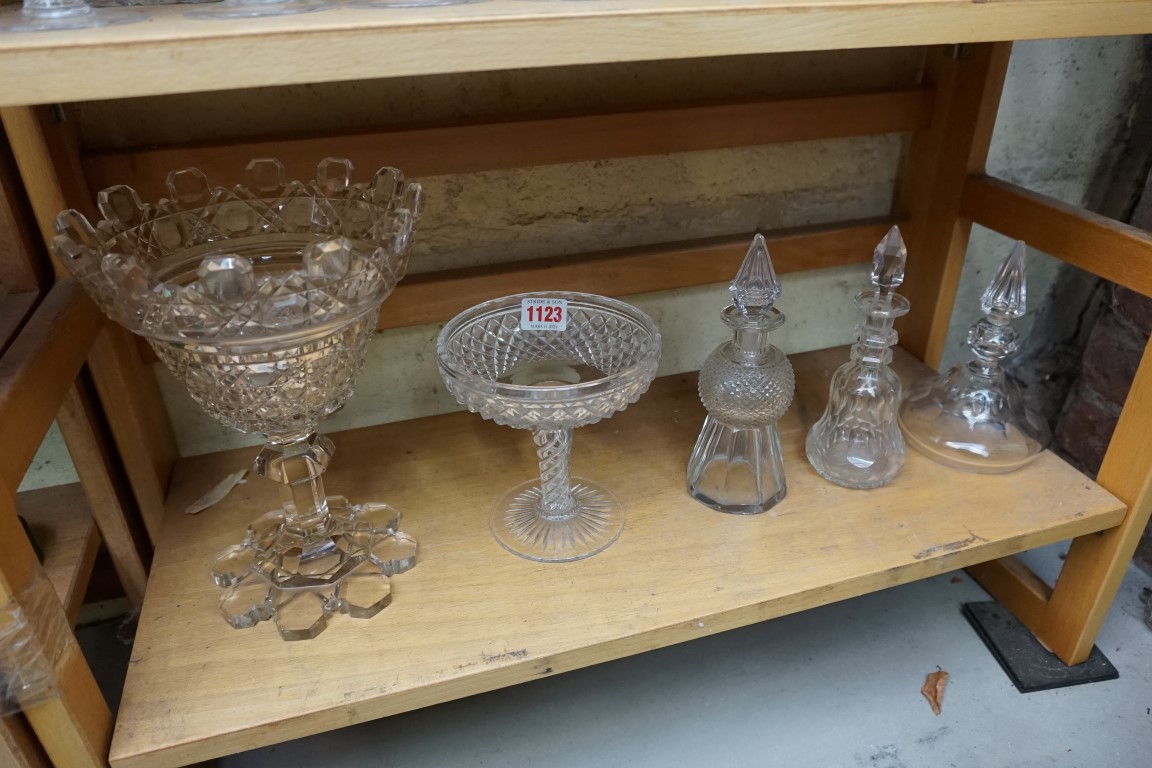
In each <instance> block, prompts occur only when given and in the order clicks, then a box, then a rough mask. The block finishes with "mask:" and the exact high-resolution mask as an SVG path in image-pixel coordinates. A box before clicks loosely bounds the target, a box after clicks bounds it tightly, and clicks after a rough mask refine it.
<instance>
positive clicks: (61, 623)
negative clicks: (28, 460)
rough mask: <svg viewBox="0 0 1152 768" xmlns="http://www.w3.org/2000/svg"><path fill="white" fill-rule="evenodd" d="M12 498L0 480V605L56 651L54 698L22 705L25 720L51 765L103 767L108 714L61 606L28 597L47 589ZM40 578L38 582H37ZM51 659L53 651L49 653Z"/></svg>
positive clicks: (109, 721) (38, 640) (51, 600)
mask: <svg viewBox="0 0 1152 768" xmlns="http://www.w3.org/2000/svg"><path fill="white" fill-rule="evenodd" d="M13 498H14V494H13V492H12V491H11V490H10V489H9V486H8V485H7V484H6V483H5V482H4V480H3V478H0V601H3V602H7V601H8V600H15V601H17V602H18V603H19V604H20V605H21V607H22V608H23V609H24V613H25V620H26V621H27V622H28V627H29V631H30V636H31V638H32V642H33V643H34V644H35V645H36V646H37V647H39V648H42V649H58V651H59V655H58V656H57V657H56V662H55V664H54V665H53V672H54V677H55V688H56V690H57V691H58V692H59V696H57V697H54V698H50V699H48V700H47V701H45V702H43V703H39V704H30V705H26V706H25V707H24V716H25V717H26V718H27V720H28V723H29V724H30V725H31V727H32V730H33V731H35V733H36V737H37V739H38V740H39V742H40V744H41V745H42V746H43V748H44V751H45V752H47V754H48V757H49V759H50V760H51V762H52V763H53V764H54V765H56V766H63V767H65V768H74V767H75V768H97V767H98V766H104V765H106V764H107V755H108V744H109V740H110V738H111V734H112V713H111V712H110V711H109V709H108V705H107V704H106V703H105V701H104V698H103V696H102V694H101V693H100V689H99V688H98V687H97V685H96V680H95V678H93V677H92V672H91V670H89V669H88V666H87V664H86V663H85V662H84V656H83V655H82V654H81V652H80V648H79V646H78V645H77V644H76V638H75V637H73V635H72V633H71V631H70V626H69V623H68V620H67V618H66V617H65V616H64V612H63V609H62V607H61V606H60V604H59V603H58V602H56V601H55V599H54V595H48V596H47V597H46V598H44V599H41V598H43V596H38V597H31V596H30V591H31V590H34V589H51V586H50V585H48V583H47V581H46V580H44V576H43V574H42V573H41V571H40V565H39V563H38V562H37V560H36V555H35V554H34V552H33V551H32V546H31V545H30V544H29V543H28V539H27V538H26V537H25V536H24V531H23V528H21V526H20V523H19V521H18V520H17V516H16V508H15V504H14V501H13ZM41 580H44V581H43V583H42V584H41V583H40V581H41ZM49 653H50V655H52V656H55V655H56V654H55V651H50V652H49Z"/></svg>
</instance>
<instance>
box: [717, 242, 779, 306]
mask: <svg viewBox="0 0 1152 768" xmlns="http://www.w3.org/2000/svg"><path fill="white" fill-rule="evenodd" d="M728 292H729V293H731V294H732V302H733V303H734V304H735V305H736V307H737V309H739V310H740V314H742V315H747V314H749V313H753V314H755V313H756V312H758V311H760V310H763V309H766V308H768V307H771V306H772V303H773V302H775V301H776V299H777V297H779V296H780V283H779V281H777V280H776V270H774V269H773V268H772V257H771V256H769V255H768V244H767V243H766V242H764V236H763V235H760V234H758V235H756V237H755V239H754V240H753V241H752V247H751V248H749V249H748V255H747V256H745V257H744V263H743V264H741V265H740V271H739V272H737V273H736V277H735V278H734V279H733V280H732V283H731V285H729V286H728Z"/></svg>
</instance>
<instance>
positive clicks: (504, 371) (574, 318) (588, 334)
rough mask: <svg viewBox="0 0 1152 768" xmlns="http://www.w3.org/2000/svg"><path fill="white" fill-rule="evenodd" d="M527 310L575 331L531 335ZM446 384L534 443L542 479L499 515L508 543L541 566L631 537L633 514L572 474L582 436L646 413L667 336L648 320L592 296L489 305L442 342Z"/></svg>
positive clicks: (511, 495)
mask: <svg viewBox="0 0 1152 768" xmlns="http://www.w3.org/2000/svg"><path fill="white" fill-rule="evenodd" d="M525 299H532V300H537V299H542V300H544V301H545V303H549V302H551V303H552V304H550V305H552V306H560V305H559V304H557V303H556V302H557V300H562V301H565V302H567V305H566V307H563V310H564V312H565V314H564V317H566V323H565V324H564V325H565V327H564V328H563V329H562V330H560V329H557V330H529V329H528V328H526V327H525V326H526V325H529V324H530V323H529V322H527V321H526V322H524V323H522V322H521V321H522V307H523V306H524V300H525ZM436 354H437V357H438V359H439V362H440V374H441V375H442V376H443V378H444V382H445V384H446V385H447V387H448V390H449V391H450V392H451V393H452V394H453V396H455V398H456V399H457V400H458V401H459V402H460V403H461V404H462V405H465V406H467V407H468V410H470V411H473V412H475V413H479V414H480V415H481V416H483V417H484V418H486V419H491V420H492V421H495V422H496V423H497V424H504V425H507V426H510V427H516V428H519V429H527V430H531V432H532V440H533V442H535V444H536V454H537V458H538V459H539V464H540V477H539V479H537V480H531V481H528V482H526V483H522V484H521V485H518V486H516V487H515V488H513V489H512V490H511V491H509V492H508V493H507V494H506V495H505V496H504V498H503V499H501V500H500V502H499V503H498V504H497V505H496V506H495V508H494V509H493V510H492V513H491V517H490V519H489V522H490V525H491V528H492V533H493V535H494V536H495V537H496V540H497V541H498V542H499V543H500V545H501V546H503V547H504V548H505V549H507V550H508V551H509V552H512V553H513V554H516V555H519V556H521V557H525V558H528V559H530V560H539V561H544V562H559V561H568V560H580V559H582V558H585V557H591V556H592V555H595V554H596V553H598V552H600V551H602V550H604V549H605V548H606V547H607V546H608V545H610V544H611V543H612V542H613V541H615V540H616V539H617V537H618V536H619V535H620V532H621V530H622V529H623V527H624V509H623V507H622V506H621V504H620V502H619V501H618V500H617V499H616V498H615V496H614V495H613V494H612V493H611V492H610V491H609V490H607V489H605V488H603V487H602V486H600V485H599V484H597V483H596V482H594V481H592V480H585V479H583V478H573V477H571V475H570V472H569V457H570V454H571V447H572V430H574V429H576V428H577V427H582V426H586V425H589V424H595V423H596V422H598V421H600V420H601V419H605V418H608V417H610V416H611V415H612V414H614V413H615V412H616V411H619V410H622V409H624V408H626V407H627V406H628V405H629V404H631V403H634V402H636V400H637V399H638V398H639V397H640V395H642V394H644V392H645V391H647V389H648V385H649V384H650V383H651V381H652V378H653V377H654V376H655V375H656V368H657V366H658V364H659V362H660V332H659V331H658V330H657V328H656V325H655V323H653V322H652V319H651V318H650V317H648V316H647V315H646V314H644V313H643V312H641V311H640V310H638V309H636V308H635V307H633V306H630V305H628V304H625V303H624V302H621V301H616V300H615V299H609V298H605V297H603V296H594V295H591V294H584V293H562V292H557V293H535V294H522V295H518V296H509V297H506V298H501V299H494V300H493V301H489V302H486V303H484V304H480V305H477V306H475V307H473V308H472V309H469V310H467V311H465V312H462V313H461V314H459V315H457V316H456V317H455V318H453V319H452V320H451V321H449V322H448V324H447V325H445V326H444V329H443V330H442V331H441V332H440V336H439V338H438V339H437V341H436Z"/></svg>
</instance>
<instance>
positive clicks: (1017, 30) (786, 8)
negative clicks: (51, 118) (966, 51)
mask: <svg viewBox="0 0 1152 768" xmlns="http://www.w3.org/2000/svg"><path fill="white" fill-rule="evenodd" d="M184 10H185V9H183V8H180V7H176V6H167V7H150V8H148V9H147V13H148V16H149V20H148V21H147V22H145V23H143V24H128V25H121V26H112V27H105V28H102V29H95V30H77V31H68V32H42V33H37V34H35V35H4V36H3V37H2V38H0V82H3V84H4V87H3V88H2V89H0V103H3V104H6V105H14V104H44V103H51V102H66V101H80V100H85V99H108V98H118V97H125V96H143V95H150V94H162V93H187V92H192V91H213V90H224V89H229V88H244V87H252V86H265V85H284V84H289V83H321V82H331V81H337V80H356V79H366V78H375V77H388V76H396V75H418V74H436V73H444V72H460V71H482V70H496V69H512V68H518V67H543V66H562V65H570V64H592V63H602V62H614V61H644V60H654V59H667V58H693V57H701V56H728V55H736V54H749V53H764V52H775V51H809V50H812V51H814V50H835V49H840V48H871V47H876V46H878V45H882V46H901V45H931V44H952V43H958V42H986V41H993V40H1032V39H1038V38H1056V37H1075V36H1094V35H1131V34H1142V33H1147V32H1152V2H1148V1H1147V0H1012V2H994V3H974V2H971V0H875V1H874V2H867V3H861V2H857V0H592V1H591V2H584V3H579V4H576V5H573V4H569V3H553V2H542V1H537V2H530V1H529V2H526V1H525V0H494V2H491V3H482V4H475V5H457V6H448V7H436V8H397V9H392V10H381V9H356V8H350V7H344V8H341V9H340V10H339V12H338V13H316V14H301V15H298V16H281V17H268V18H263V19H243V20H239V21H236V22H234V23H227V24H219V23H215V22H214V21H212V20H195V19H187V18H185V17H184V15H183V14H184Z"/></svg>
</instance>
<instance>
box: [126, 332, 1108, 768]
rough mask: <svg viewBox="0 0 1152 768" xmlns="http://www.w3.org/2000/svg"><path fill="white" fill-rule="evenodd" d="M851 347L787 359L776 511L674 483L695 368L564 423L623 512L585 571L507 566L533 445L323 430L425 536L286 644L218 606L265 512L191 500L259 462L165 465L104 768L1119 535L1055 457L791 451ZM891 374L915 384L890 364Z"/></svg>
mask: <svg viewBox="0 0 1152 768" xmlns="http://www.w3.org/2000/svg"><path fill="white" fill-rule="evenodd" d="M846 359H847V350H846V349H844V348H841V349H834V350H825V351H821V352H816V353H808V354H803V355H797V356H795V357H794V358H793V362H794V365H795V368H796V371H797V400H796V403H795V405H794V406H793V407H792V408H791V409H790V411H789V413H788V415H787V417H786V418H785V419H784V421H783V422H782V424H781V428H782V429H781V431H782V436H783V443H784V450H785V453H786V459H785V461H786V467H787V472H788V483H789V489H790V490H789V495H788V498H787V499H786V500H785V501H784V502H783V503H782V504H781V505H780V506H779V507H778V511H779V512H780V514H779V515H762V516H754V517H737V516H728V515H723V514H720V513H716V512H713V511H711V510H709V509H707V508H705V507H703V506H701V505H699V504H697V503H696V502H695V501H693V500H692V499H691V498H690V497H688V495H687V494H686V492H685V490H684V482H685V481H684V473H685V466H686V462H687V459H688V454H689V452H690V451H691V447H692V444H693V441H694V439H695V436H696V432H697V430H698V429H699V427H700V424H701V422H702V419H703V416H704V412H703V409H702V408H701V406H700V405H699V402H698V399H697V395H696V386H695V384H696V376H695V375H683V376H671V377H667V378H664V379H660V380H658V381H657V382H656V383H655V384H654V385H653V387H652V389H651V391H650V392H649V393H648V394H647V395H645V396H644V397H643V398H641V400H640V402H639V403H637V404H636V405H634V406H632V407H630V408H629V409H628V410H626V411H624V412H622V413H619V414H617V415H616V416H615V417H613V418H612V419H609V420H607V421H603V422H601V423H600V424H597V425H595V426H593V427H589V428H585V429H580V430H577V432H576V434H575V438H574V444H575V445H574V454H573V462H574V471H575V472H576V474H582V475H586V476H589V477H595V478H596V479H597V480H600V481H602V482H603V483H604V485H606V486H608V487H610V488H612V489H613V490H614V491H615V492H616V493H617V494H618V495H619V496H620V497H621V498H622V499H623V500H624V501H625V503H626V504H627V508H628V521H627V524H626V527H625V530H624V534H623V535H622V536H621V538H620V539H619V541H617V542H616V543H615V544H613V545H612V546H611V547H609V548H608V549H607V550H606V551H605V552H603V553H602V554H600V555H597V556H596V557H593V558H590V559H588V560H585V561H581V562H577V563H568V564H552V565H549V564H539V563H533V562H530V561H527V560H522V559H519V558H516V557H514V556H511V555H509V554H507V553H506V552H504V550H502V549H501V548H500V547H499V546H498V545H497V544H496V543H495V542H494V541H493V539H492V537H491V535H490V534H489V532H488V529H487V515H488V509H489V505H490V504H492V503H493V502H494V500H495V499H496V498H498V497H499V496H500V495H501V494H502V493H503V492H504V491H505V490H506V489H507V486H510V485H511V484H513V482H514V481H516V480H518V479H520V478H527V477H529V476H531V475H532V474H533V473H534V471H535V456H534V453H533V450H532V443H531V441H530V440H529V439H528V435H527V434H526V433H525V432H522V431H519V430H513V429H510V428H507V427H499V426H496V425H494V424H492V423H490V422H487V421H484V420H482V419H481V418H480V417H479V416H477V415H475V414H468V413H463V414H452V415H447V416H439V417H433V418H427V419H420V420H416V421H410V422H404V423H399V424H390V425H384V426H380V427H373V428H369V429H362V430H355V431H350V432H345V433H342V434H337V435H333V439H334V441H335V443H336V446H337V454H336V458H335V461H334V463H333V466H332V471H331V472H330V473H329V475H328V476H327V478H326V482H327V489H328V492H329V493H332V494H344V495H347V496H349V497H350V498H352V499H353V500H358V501H367V500H371V499H380V500H386V501H388V502H390V503H392V504H394V505H395V506H396V507H397V508H399V509H401V510H402V511H403V512H404V515H405V517H404V520H403V527H404V529H405V530H406V531H408V532H410V533H412V534H413V535H415V536H416V537H418V538H419V540H420V542H421V553H420V562H419V563H418V565H417V566H416V568H415V569H414V570H412V571H410V572H409V573H406V574H403V575H402V576H399V577H397V578H396V579H395V581H394V589H395V592H394V594H395V601H394V604H393V605H392V606H391V607H389V608H388V609H386V610H385V611H384V612H383V613H381V614H380V615H379V616H377V617H375V618H374V619H371V620H369V621H357V620H353V619H349V618H348V617H345V616H340V617H336V618H335V619H334V620H333V621H332V623H331V624H330V625H329V628H328V630H327V631H326V632H324V633H323V634H322V635H320V637H318V638H316V639H315V640H312V641H306V642H296V643H287V642H283V641H281V640H280V639H279V637H278V635H277V633H276V631H275V629H274V628H273V627H272V626H269V625H267V624H265V625H261V626H259V627H257V628H254V629H249V630H243V631H237V630H233V629H231V628H230V627H228V626H227V625H226V624H225V623H224V621H223V619H222V618H221V617H220V616H219V614H218V613H217V608H216V605H217V601H218V599H219V594H220V591H219V590H218V589H217V588H215V587H214V586H213V585H212V583H211V580H210V579H209V577H208V568H209V565H210V563H211V561H212V559H213V556H214V554H215V553H216V552H217V551H218V550H220V549H222V548H223V547H225V546H227V545H228V544H231V543H234V542H236V541H238V540H239V539H240V537H241V536H242V532H243V529H244V526H245V525H246V523H247V522H248V521H249V520H250V519H252V518H254V517H255V516H256V515H257V514H258V513H260V512H261V511H263V510H264V509H266V508H271V507H273V506H275V505H276V503H277V496H276V494H277V489H276V488H275V487H274V486H273V484H272V483H268V482H264V481H260V480H253V481H252V482H249V483H246V484H244V485H241V486H239V487H238V488H237V489H236V490H235V491H234V492H233V493H232V495H231V496H230V497H229V498H228V499H226V500H225V501H224V502H222V503H221V504H220V505H218V506H217V507H215V508H213V509H210V510H207V511H205V512H203V513H201V514H200V515H198V516H189V515H185V514H184V513H183V512H182V509H183V508H184V506H185V505H186V504H187V503H188V502H189V501H190V500H192V499H194V498H196V497H198V496H199V495H200V494H202V493H203V491H204V490H205V489H206V488H207V487H209V486H211V485H212V484H214V483H215V482H217V481H218V480H219V479H220V478H221V477H222V476H223V475H225V474H226V473H228V472H231V471H233V470H235V469H236V468H238V467H243V466H245V465H247V464H248V463H249V462H250V461H251V459H252V457H253V454H254V451H253V450H252V449H248V450H241V451H229V452H225V453H220V454H215V455H210V456H201V457H194V458H189V459H185V460H183V461H182V462H180V463H179V465H178V466H177V469H176V472H175V475H174V478H173V483H172V491H171V495H170V498H169V508H168V512H167V518H166V521H165V525H164V529H163V535H162V538H161V542H160V544H159V547H158V549H157V551H156V557H155V560H154V562H153V566H152V574H151V578H150V581H149V584H148V593H147V597H146V599H145V604H144V608H143V612H142V615H141V619H140V627H139V631H138V634H137V637H136V645H135V650H134V655H133V659H132V663H131V666H130V669H129V672H128V679H127V684H126V688H125V692H124V698H123V702H122V704H121V708H120V714H119V719H118V723H117V730H116V734H115V738H114V743H113V746H112V752H111V762H112V764H113V765H115V766H118V767H119V768H143V767H145V766H150V767H152V768H158V767H160V766H176V765H185V764H188V763H191V762H196V761H199V760H205V759H209V758H213V757H217V756H220V755H225V754H229V753H234V752H238V751H241V750H245V749H250V748H254V747H258V746H264V745H268V744H273V743H277V742H282V741H285V740H288V739H292V738H297V737H301V736H305V735H309V734H314V733H318V732H321V731H325V730H331V729H334V728H339V727H343V726H346V725H351V724H353V723H358V722H362V721H366V720H371V719H374V718H379V717H384V716H386V715H390V714H394V713H397V712H402V711H406V710H411V709H415V708H418V707H423V706H428V705H431V704H435V703H438V702H442V701H447V700H450V699H456V698H460V697H463V696H468V695H471V694H475V693H479V692H482V691H487V690H492V689H495V688H499V687H503V686H507V685H512V684H516V683H520V682H525V681H528V680H532V679H537V678H539V677H542V676H548V675H552V674H557V673H560V672H564V671H567V670H571V669H575V668H579V667H583V666H587V665H590V664H595V663H598V662H603V661H607V660H610V659H614V658H619V657H622V656H627V655H631V654H635V653H640V652H643V651H647V650H650V649H653V648H658V647H662V646H666V645H670V644H673V643H678V642H682V641H686V640H691V639H693V638H697V637H702V636H705V635H709V634H712V633H715V632H721V631H724V630H727V629H731V628H734V627H738V626H743V625H746V624H750V623H753V622H758V621H762V620H765V619H770V618H773V617H776V616H781V615H784V614H788V613H793V612H796V611H800V610H804V609H806V608H811V607H814V606H817V605H822V604H826V603H830V602H833V601H837V600H842V599H845V598H849V597H853V596H856V595H860V594H863V593H866V592H870V591H875V590H878V589H883V588H886V587H889V586H894V585H897V584H902V583H905V582H909V581H913V580H916V579H920V578H924V577H926V576H930V575H933V574H937V573H940V572H944V571H948V570H951V569H956V568H961V567H964V566H967V565H970V564H973V563H979V562H983V561H987V560H991V559H994V558H997V557H1001V556H1004V555H1009V554H1013V553H1016V552H1020V551H1023V550H1027V549H1031V548H1033V547H1037V546H1040V545H1044V544H1048V543H1051V542H1054V541H1059V540H1062V539H1066V538H1070V537H1074V536H1080V535H1083V534H1087V533H1092V532H1095V531H1099V530H1103V529H1106V528H1109V527H1112V526H1115V525H1117V524H1118V523H1119V522H1120V521H1121V519H1122V518H1123V516H1124V513H1125V509H1124V506H1123V504H1121V503H1120V502H1119V501H1117V500H1116V499H1115V498H1114V497H1113V496H1112V495H1110V494H1109V493H1107V492H1105V491H1104V490H1102V489H1101V488H1099V487H1098V486H1096V485H1095V484H1094V483H1092V482H1091V481H1089V480H1087V479H1086V478H1084V476H1083V475H1081V474H1080V473H1078V472H1076V471H1075V470H1073V469H1072V468H1071V467H1069V466H1068V465H1066V464H1065V463H1064V462H1063V461H1061V460H1060V459H1058V458H1056V457H1055V456H1054V455H1052V454H1048V453H1046V454H1044V455H1043V456H1042V457H1041V458H1040V459H1039V460H1038V461H1037V462H1035V463H1034V464H1033V465H1031V466H1030V467H1028V468H1026V469H1025V470H1023V471H1020V472H1017V473H1014V474H1009V475H999V476H995V475H992V476H981V475H972V474H966V473H963V472H959V471H954V470H949V469H945V468H942V467H940V466H938V465H936V464H933V463H932V462H930V461H929V460H927V459H926V458H924V457H922V456H920V455H918V454H916V453H910V455H909V457H908V463H907V467H906V469H905V471H904V473H903V474H901V475H900V477H899V478H897V480H896V481H895V482H894V483H893V484H892V485H891V486H889V487H887V488H883V489H878V490H874V491H850V490H846V489H843V488H839V487H837V486H835V485H832V484H830V483H827V482H825V481H824V480H821V479H820V478H819V477H818V476H817V475H816V473H815V472H814V471H813V470H812V469H811V468H810V467H809V465H808V463H807V461H806V460H805V459H804V457H803V440H804V436H805V434H806V432H807V428H808V426H809V425H810V424H811V423H812V422H813V421H814V420H815V419H816V418H817V417H818V416H819V414H820V413H821V412H822V409H823V402H824V399H825V397H826V393H827V389H828V383H827V382H828V379H829V378H830V376H831V373H832V372H833V371H834V370H835V368H836V367H838V366H839V365H840V364H841V363H842V362H844V361H845V360H846ZM896 367H897V370H898V371H899V372H900V373H901V375H902V377H903V378H904V379H905V381H908V380H909V379H913V378H916V377H918V376H920V375H922V374H923V373H924V372H925V369H924V368H923V366H921V365H920V364H919V363H918V362H917V361H915V360H914V359H913V358H911V356H910V355H908V354H906V353H904V352H898V354H897V361H896Z"/></svg>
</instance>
